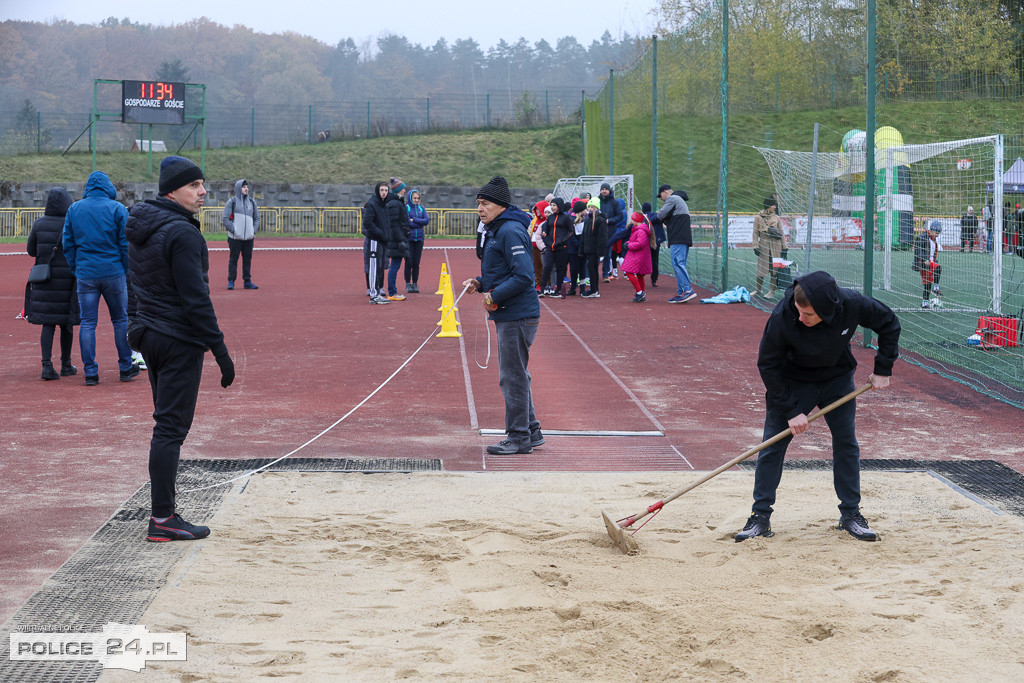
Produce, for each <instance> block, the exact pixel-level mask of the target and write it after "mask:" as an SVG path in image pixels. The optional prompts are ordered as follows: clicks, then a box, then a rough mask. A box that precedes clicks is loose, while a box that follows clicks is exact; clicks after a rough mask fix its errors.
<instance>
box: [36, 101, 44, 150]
mask: <svg viewBox="0 0 1024 683" xmlns="http://www.w3.org/2000/svg"><path fill="white" fill-rule="evenodd" d="M42 151H43V113H42V112H40V111H37V112H36V154H40V153H41V152H42Z"/></svg>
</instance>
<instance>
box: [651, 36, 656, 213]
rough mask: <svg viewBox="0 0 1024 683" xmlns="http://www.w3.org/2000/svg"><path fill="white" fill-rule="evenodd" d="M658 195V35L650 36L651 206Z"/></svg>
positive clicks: (654, 204) (654, 203)
mask: <svg viewBox="0 0 1024 683" xmlns="http://www.w3.org/2000/svg"><path fill="white" fill-rule="evenodd" d="M657 196H658V36H651V206H652V207H653V206H656V202H655V201H654V200H655V198H656V197H657Z"/></svg>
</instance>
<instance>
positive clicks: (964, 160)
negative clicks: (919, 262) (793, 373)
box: [584, 0, 1024, 407]
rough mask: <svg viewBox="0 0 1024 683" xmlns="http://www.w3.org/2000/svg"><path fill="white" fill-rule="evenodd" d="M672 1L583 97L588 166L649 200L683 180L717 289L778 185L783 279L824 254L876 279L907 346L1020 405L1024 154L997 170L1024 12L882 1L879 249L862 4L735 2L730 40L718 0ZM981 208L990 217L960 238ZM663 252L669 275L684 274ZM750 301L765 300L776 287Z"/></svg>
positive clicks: (1021, 145)
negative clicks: (923, 262)
mask: <svg viewBox="0 0 1024 683" xmlns="http://www.w3.org/2000/svg"><path fill="white" fill-rule="evenodd" d="M675 5H678V8H680V9H685V10H686V12H685V14H684V13H683V12H680V13H679V16H681V17H684V19H682V20H679V21H674V20H673V19H672V17H671V16H670V15H668V14H666V12H667V11H668V10H665V9H664V8H663V11H662V25H663V26H667V27H671V28H672V29H673V30H672V32H671V34H668V35H663V36H661V37H659V38H657V39H652V40H651V41H649V44H648V48H647V50H646V52H644V54H643V55H642V56H641V57H640V58H639V59H638V60H637V61H636V62H635V63H634V64H632V65H631V66H630V67H629V68H627V69H623V70H619V71H615V72H612V73H610V74H609V78H608V80H607V82H606V83H605V86H604V88H603V89H602V90H601V91H600V92H599V93H598V94H597V95H596V97H594V98H593V99H587V100H585V102H584V124H585V125H584V132H585V142H584V147H585V160H584V168H585V169H586V173H587V174H591V175H597V174H605V173H608V174H610V173H618V174H622V173H629V174H632V175H633V176H634V181H635V183H634V184H635V188H636V195H637V201H638V202H639V201H652V203H653V204H654V205H655V207H657V206H658V205H659V204H658V202H657V201H656V199H655V198H654V196H653V195H654V188H656V187H657V185H658V184H659V183H664V182H667V183H669V184H671V185H672V186H673V187H674V188H677V189H678V188H681V189H685V190H686V192H687V193H688V195H689V197H690V200H689V202H688V204H689V207H690V212H691V215H692V218H693V225H694V246H693V248H692V249H691V251H690V258H689V270H690V276H691V278H692V279H693V280H694V281H695V282H696V283H698V284H700V285H702V286H704V287H707V288H710V289H712V290H715V291H722V290H725V289H731V288H732V287H734V286H736V285H743V286H745V287H747V288H748V289H749V290H751V291H753V289H754V285H755V280H756V277H755V276H756V257H755V255H754V252H753V245H752V239H753V236H752V228H753V219H754V215H755V214H756V213H757V212H758V211H759V210H760V209H761V208H762V207H763V205H764V200H765V198H767V197H772V198H774V199H776V200H777V202H778V204H779V208H780V214H781V215H782V217H783V223H784V226H785V227H786V229H787V232H788V235H787V236H788V239H789V248H788V250H787V252H786V254H785V260H786V261H788V262H791V263H789V265H788V266H787V267H786V268H785V269H783V270H782V271H781V272H782V282H781V284H785V283H786V281H787V277H792V276H795V275H798V274H800V273H801V272H807V271H809V270H819V269H821V270H828V271H829V272H831V273H833V274H834V275H835V276H836V278H837V280H839V281H840V283H841V284H842V285H844V286H847V287H853V288H857V289H863V290H868V289H869V290H870V291H871V293H872V295H873V296H876V297H877V298H879V299H880V300H882V301H885V302H886V303H887V304H889V305H890V306H892V307H893V308H894V309H896V310H897V311H898V312H899V315H900V318H901V321H902V323H903V328H904V332H903V336H902V339H901V345H902V347H903V352H904V357H905V358H907V359H908V360H910V361H911V362H915V363H919V364H921V365H923V366H925V367H928V368H929V369H931V370H933V371H936V372H940V373H942V374H944V375H946V376H948V377H951V378H954V379H956V380H958V381H961V382H963V383H965V384H968V385H970V386H973V387H975V388H977V389H978V390H980V391H982V392H984V393H987V394H989V395H992V396H996V397H998V398H1001V399H1002V400H1005V401H1007V402H1010V403H1012V404H1014V405H1018V406H1020V407H1024V352H1022V349H1024V337H1022V332H1021V331H1020V328H1022V327H1024V324H1022V323H1024V321H1022V318H1024V211H1022V212H1021V214H1019V216H1018V214H1017V213H1016V205H1017V204H1018V203H1021V204H1024V160H1022V161H1021V165H1020V166H1019V167H1017V170H1019V171H1020V178H1019V183H1016V184H1015V183H1013V182H1011V181H1013V180H1018V179H1017V178H1016V176H1013V177H1011V176H1007V177H1006V178H1005V179H1004V178H1001V177H1000V174H1004V173H1009V172H1010V171H1011V169H1013V168H1014V166H1013V165H1014V162H1015V161H1016V160H1017V158H1018V157H1022V158H1024V136H1022V135H1020V134H1018V132H1019V131H1020V130H1021V125H1020V117H1019V111H1020V100H1021V99H1024V61H1022V59H1021V57H1022V54H1024V39H1022V36H1024V33H1022V30H1021V28H1022V26H1024V21H1022V17H1017V16H1010V14H1012V12H998V11H995V9H993V6H992V5H991V3H984V2H981V1H980V0H955V1H954V2H952V3H942V5H941V7H939V6H938V5H928V6H925V5H926V4H924V3H916V2H910V1H909V0H895V1H893V2H887V3H885V4H884V5H882V4H879V5H878V6H877V16H878V31H877V35H876V55H877V58H876V93H877V94H876V97H875V103H876V111H877V116H876V121H877V128H876V133H875V138H876V140H875V144H876V154H875V166H876V173H875V178H874V192H875V197H876V206H875V210H874V211H873V212H872V216H873V220H874V230H875V232H874V234H873V244H874V249H873V250H872V251H871V253H870V254H869V255H866V254H865V250H864V235H862V230H861V229H862V227H863V225H862V219H863V218H864V211H865V207H864V193H865V188H866V179H865V177H864V161H863V159H864V154H863V149H861V151H860V160H859V161H857V160H855V159H854V157H856V156H857V149H856V142H855V143H854V144H853V145H852V147H851V145H850V144H849V143H850V136H851V135H853V136H856V133H857V131H858V130H860V131H861V132H860V136H861V138H860V139H861V140H863V132H862V129H863V128H865V108H866V102H867V90H866V87H865V84H866V78H865V72H864V65H865V64H866V63H867V58H866V42H865V40H864V35H865V27H866V14H865V5H864V3H854V4H852V5H851V4H850V3H831V2H825V3H813V4H812V3H806V2H795V1H792V0H764V1H761V2H756V3H755V2H730V3H729V4H728V8H729V17H730V19H729V36H728V49H727V50H723V45H724V41H723V35H722V2H721V0H718V1H715V2H686V3H673V4H672V6H675ZM665 7H669V5H666V6H665ZM723 56H724V57H725V58H727V59H728V65H729V68H728V80H727V84H728V87H727V89H726V87H724V84H723V80H722V64H723ZM726 92H728V100H727V103H728V106H727V107H723V98H724V97H725V94H726ZM723 110H725V111H727V112H728V130H729V137H728V140H727V143H726V145H725V159H726V162H727V169H728V170H727V172H724V173H723V172H722V171H723V165H722V128H723V120H724V116H725V115H724V114H723ZM816 124H817V125H816ZM816 136H817V154H815V153H814V149H815V138H816ZM887 136H889V137H887ZM939 143H942V144H939ZM860 144H863V142H861V143H860ZM929 145H931V146H930V147H929ZM858 164H859V172H858V168H857V165H858ZM844 165H845V166H844ZM1011 175H1012V174H1011ZM1004 180H1005V182H1003V181H1004ZM997 186H998V189H999V191H997ZM812 188H813V189H814V192H813V194H812V192H811V190H812ZM1004 190H1005V196H1003V191H1004ZM720 198H725V200H726V202H725V203H726V208H727V216H728V222H727V224H726V225H725V228H726V229H725V230H723V229H722V228H723V220H722V218H723V205H722V201H721V199H720ZM858 201H859V205H858ZM968 206H971V207H972V208H973V209H974V213H975V214H976V216H977V218H978V222H979V228H978V230H977V231H975V232H974V233H973V234H972V235H970V240H967V239H966V238H965V240H964V244H963V246H964V251H963V252H961V251H960V248H961V236H962V235H964V234H965V233H964V231H962V229H961V226H962V217H963V215H964V214H965V213H967V207H968ZM932 220H938V221H940V224H941V225H942V226H943V232H942V235H941V237H940V240H939V241H940V244H941V245H942V247H943V250H944V251H943V252H941V254H940V256H939V262H940V263H941V264H942V266H943V274H942V277H941V280H940V289H941V291H942V296H941V297H940V296H937V295H936V294H934V293H930V296H929V303H928V304H927V305H925V304H924V303H923V301H924V284H923V283H922V280H921V277H920V275H919V273H918V272H916V271H914V270H913V269H912V267H911V266H912V263H913V243H914V240H915V239H916V238H917V237H918V236H919V235H920V234H921V232H922V229H923V227H924V226H925V225H926V224H927V223H928V222H930V221H932ZM968 225H970V222H968ZM990 238H994V242H995V243H994V244H991V245H990V244H989V242H990V241H991V239H990ZM968 241H969V242H971V243H972V246H973V250H972V249H971V247H970V246H968ZM666 251H667V250H663V253H662V264H661V267H662V272H668V273H671V272H672V269H671V265H670V263H669V260H668V255H667V253H665V252H666ZM866 273H870V274H871V282H870V283H867V282H865V274H866ZM934 299H938V300H939V301H940V304H934ZM754 303H755V305H758V306H760V307H762V308H764V309H765V310H768V309H770V308H771V306H772V305H773V304H774V300H768V299H765V298H762V297H755V298H754Z"/></svg>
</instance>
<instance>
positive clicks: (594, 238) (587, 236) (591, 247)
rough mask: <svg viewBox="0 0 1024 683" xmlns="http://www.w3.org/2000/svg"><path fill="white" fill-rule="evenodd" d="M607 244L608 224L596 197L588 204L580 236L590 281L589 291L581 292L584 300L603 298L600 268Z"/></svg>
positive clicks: (581, 256) (581, 251) (582, 253)
mask: <svg viewBox="0 0 1024 683" xmlns="http://www.w3.org/2000/svg"><path fill="white" fill-rule="evenodd" d="M607 244H608V223H607V222H606V221H605V219H604V214H603V213H601V202H600V201H599V200H598V199H597V197H594V198H593V199H591V200H590V201H588V202H587V216H586V218H585V219H584V220H583V232H582V233H581V234H580V258H581V259H582V260H583V261H584V263H586V268H587V278H588V279H589V285H588V286H587V289H586V290H585V291H583V292H581V294H582V296H583V298H584V299H600V298H601V292H600V285H601V278H600V271H599V266H600V264H601V259H602V258H604V253H605V245H607Z"/></svg>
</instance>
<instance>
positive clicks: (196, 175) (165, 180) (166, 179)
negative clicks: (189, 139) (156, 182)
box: [157, 156, 206, 197]
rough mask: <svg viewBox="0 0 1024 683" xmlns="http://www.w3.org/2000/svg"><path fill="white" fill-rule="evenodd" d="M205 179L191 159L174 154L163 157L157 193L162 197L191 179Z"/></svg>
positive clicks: (186, 183)
mask: <svg viewBox="0 0 1024 683" xmlns="http://www.w3.org/2000/svg"><path fill="white" fill-rule="evenodd" d="M205 179H206V178H205V176H204V175H203V171H202V169H200V168H199V167H198V166H197V165H196V164H195V162H193V161H192V160H190V159H186V158H185V157H176V156H169V157H164V160H163V161H161V162H160V189H159V190H158V191H157V194H159V195H160V196H161V197H162V196H164V195H165V194H169V193H171V192H174V191H175V190H177V189H178V188H179V187H183V186H185V185H188V184H189V183H191V182H192V181H193V180H205Z"/></svg>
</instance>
